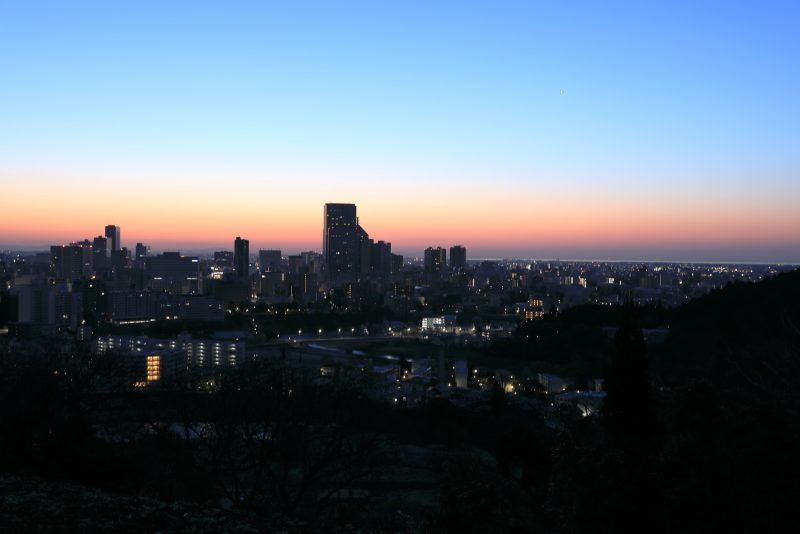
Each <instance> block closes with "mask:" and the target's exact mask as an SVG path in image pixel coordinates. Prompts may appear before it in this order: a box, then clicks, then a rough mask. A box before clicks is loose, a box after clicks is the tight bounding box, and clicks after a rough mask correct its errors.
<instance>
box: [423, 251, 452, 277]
mask: <svg viewBox="0 0 800 534" xmlns="http://www.w3.org/2000/svg"><path fill="white" fill-rule="evenodd" d="M446 264H447V249H444V248H442V247H436V248H433V247H428V248H426V249H425V272H426V273H438V272H441V271H442V269H443V268H444V266H445V265H446Z"/></svg>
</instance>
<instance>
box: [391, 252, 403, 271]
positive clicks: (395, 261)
mask: <svg viewBox="0 0 800 534" xmlns="http://www.w3.org/2000/svg"><path fill="white" fill-rule="evenodd" d="M402 270H403V256H401V255H400V254H394V253H392V274H398V273H399V272H401V271H402Z"/></svg>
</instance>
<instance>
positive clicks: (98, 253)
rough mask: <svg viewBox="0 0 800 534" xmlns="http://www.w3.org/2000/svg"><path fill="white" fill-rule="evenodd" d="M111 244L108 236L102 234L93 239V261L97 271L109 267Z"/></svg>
mask: <svg viewBox="0 0 800 534" xmlns="http://www.w3.org/2000/svg"><path fill="white" fill-rule="evenodd" d="M109 252H110V244H109V241H108V238H106V237H103V236H101V235H99V236H97V237H95V238H94V241H92V263H93V265H94V270H95V272H99V271H103V270H104V269H106V268H107V267H108V258H109Z"/></svg>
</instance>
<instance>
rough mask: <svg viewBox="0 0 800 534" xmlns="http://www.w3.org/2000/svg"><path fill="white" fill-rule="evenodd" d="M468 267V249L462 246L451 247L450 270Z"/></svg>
mask: <svg viewBox="0 0 800 534" xmlns="http://www.w3.org/2000/svg"><path fill="white" fill-rule="evenodd" d="M466 266H467V249H466V248H465V247H462V246H461V245H455V246H452V247H450V268H451V269H463V268H465V267H466Z"/></svg>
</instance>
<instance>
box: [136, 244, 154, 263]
mask: <svg viewBox="0 0 800 534" xmlns="http://www.w3.org/2000/svg"><path fill="white" fill-rule="evenodd" d="M149 253H150V247H146V246H144V245H143V244H141V243H136V249H135V256H134V259H136V261H137V262H141V261H144V259H145V258H146V257H147V255H148V254H149Z"/></svg>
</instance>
